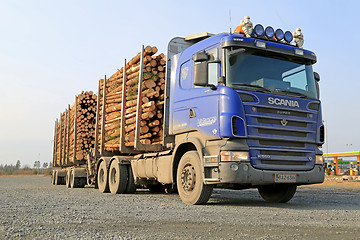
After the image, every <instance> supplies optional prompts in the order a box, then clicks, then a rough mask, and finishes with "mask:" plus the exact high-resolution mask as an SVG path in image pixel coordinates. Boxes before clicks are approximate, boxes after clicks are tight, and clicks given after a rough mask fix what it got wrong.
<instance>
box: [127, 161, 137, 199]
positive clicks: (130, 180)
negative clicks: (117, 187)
mask: <svg viewBox="0 0 360 240" xmlns="http://www.w3.org/2000/svg"><path fill="white" fill-rule="evenodd" d="M127 169H128V181H127V186H126V190H125V193H128V194H132V193H135V191H136V184H135V181H134V174H133V172H132V168H131V165H127Z"/></svg>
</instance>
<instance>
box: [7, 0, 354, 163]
mask: <svg viewBox="0 0 360 240" xmlns="http://www.w3.org/2000/svg"><path fill="white" fill-rule="evenodd" d="M255 3H256V4H255ZM285 3H286V4H285ZM359 7H360V6H359V3H358V1H308V0H305V1H301V2H299V1H287V2H286V1H285V2H284V1H263V0H258V1H222V2H219V1H156V0H155V1H95V0H93V1H91V0H88V1H83V0H77V1H70V0H62V1H55V0H41V1H40V0H38V1H37V0H33V1H30V0H29V1H25V0H23V1H18V0H0V31H1V35H0V81H1V94H0V106H1V118H0V163H2V164H10V163H13V164H15V163H16V161H17V160H20V161H21V162H22V164H23V165H24V164H28V165H30V166H32V165H33V163H34V161H35V160H38V159H39V154H40V161H41V162H44V161H47V162H49V161H51V160H52V142H51V141H52V139H53V128H54V121H55V119H56V118H57V117H58V115H59V113H60V112H61V111H63V110H64V109H65V107H66V106H67V104H69V103H72V102H73V101H74V96H75V94H78V93H79V92H81V91H82V90H93V91H94V92H95V91H96V90H97V81H98V79H100V78H102V77H103V76H104V75H105V74H107V75H111V74H112V73H114V72H115V71H116V69H118V68H120V67H121V65H122V63H123V59H124V58H125V57H127V58H131V57H132V56H134V55H135V54H136V53H137V52H139V50H140V46H141V45H142V44H144V45H156V46H157V47H158V48H159V50H160V51H161V52H165V49H166V45H167V42H168V41H169V40H170V39H171V38H173V37H176V36H187V35H190V34H194V33H198V32H204V31H207V32H211V33H221V32H227V31H229V27H230V26H231V27H232V29H235V27H236V26H237V25H238V24H239V23H240V20H241V19H243V17H244V16H245V15H249V16H250V17H251V20H252V22H253V23H254V24H256V23H262V24H263V25H271V26H273V27H274V28H282V29H283V30H290V31H291V32H293V31H294V30H295V29H296V28H298V27H300V28H301V29H302V32H303V34H304V38H305V44H304V48H306V49H309V50H312V51H314V52H315V53H316V54H317V57H318V63H316V64H315V66H314V70H315V71H317V72H318V73H319V74H320V76H321V84H320V85H321V100H322V102H323V118H324V119H325V120H326V122H327V131H328V132H327V140H328V143H327V145H328V148H329V150H327V148H326V146H327V145H324V151H325V152H327V151H329V152H340V151H360V143H359V141H358V136H359V135H360V127H359V123H358V122H359V118H360V113H359V110H358V109H357V104H359V103H360V94H359V93H358V89H359V87H360V78H359V77H358V75H359V74H357V73H356V70H357V69H360V63H359V61H358V56H359V54H360V47H359V46H358V45H359V43H360V31H359V30H358V28H359V26H357V25H358V24H359V23H360V17H359V15H360V14H359V11H358V9H359ZM229 9H231V24H230V20H229Z"/></svg>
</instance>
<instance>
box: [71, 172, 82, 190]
mask: <svg viewBox="0 0 360 240" xmlns="http://www.w3.org/2000/svg"><path fill="white" fill-rule="evenodd" d="M79 185H80V178H79V177H75V171H74V170H71V171H70V187H71V188H78V187H79Z"/></svg>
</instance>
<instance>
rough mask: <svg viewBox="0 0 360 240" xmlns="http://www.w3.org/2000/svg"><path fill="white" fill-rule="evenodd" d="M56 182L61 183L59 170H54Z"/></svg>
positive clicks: (56, 183)
mask: <svg viewBox="0 0 360 240" xmlns="http://www.w3.org/2000/svg"><path fill="white" fill-rule="evenodd" d="M54 184H55V185H60V179H59V176H58V171H57V170H55V171H54Z"/></svg>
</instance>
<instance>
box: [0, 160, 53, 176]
mask: <svg viewBox="0 0 360 240" xmlns="http://www.w3.org/2000/svg"><path fill="white" fill-rule="evenodd" d="M51 169H52V162H50V163H48V162H44V163H43V164H41V163H40V161H35V162H34V166H33V168H31V167H30V166H28V165H24V166H23V167H21V162H20V160H17V162H16V164H15V165H13V164H10V165H8V164H5V165H4V164H0V175H37V174H49V175H50V174H51Z"/></svg>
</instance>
